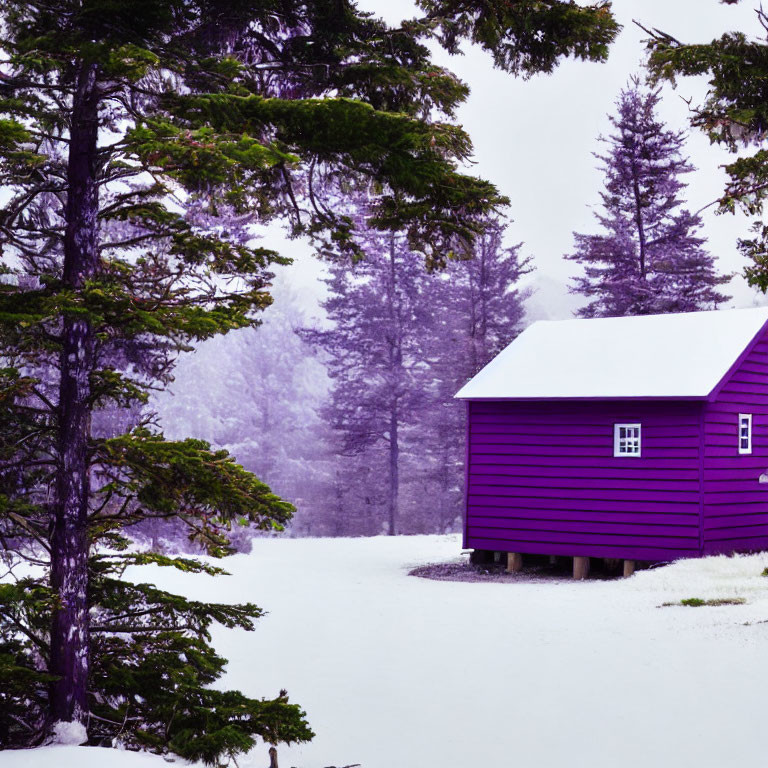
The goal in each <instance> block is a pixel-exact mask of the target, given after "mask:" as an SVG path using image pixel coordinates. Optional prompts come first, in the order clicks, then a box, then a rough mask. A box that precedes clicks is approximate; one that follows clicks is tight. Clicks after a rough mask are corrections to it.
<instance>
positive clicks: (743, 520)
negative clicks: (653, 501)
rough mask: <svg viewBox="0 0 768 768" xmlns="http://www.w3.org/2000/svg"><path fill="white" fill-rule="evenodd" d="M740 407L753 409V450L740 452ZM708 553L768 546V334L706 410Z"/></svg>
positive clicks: (705, 538)
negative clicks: (765, 477)
mask: <svg viewBox="0 0 768 768" xmlns="http://www.w3.org/2000/svg"><path fill="white" fill-rule="evenodd" d="M740 413H751V414H752V453H751V454H743V455H740V454H739V446H738V429H739V425H738V420H739V414H740ZM704 444H705V448H704V519H703V545H704V552H705V554H719V553H728V554H730V553H732V552H752V551H757V550H763V549H768V485H760V484H759V483H758V478H759V477H760V475H761V474H762V473H764V472H766V471H767V470H768V336H766V333H763V334H762V335H761V338H760V339H759V341H758V342H757V343H756V344H755V345H754V346H753V347H752V349H751V350H749V352H748V353H747V355H746V357H745V358H744V359H743V360H742V361H740V363H739V364H738V365H737V366H736V368H735V370H734V371H732V373H731V374H730V376H729V378H728V379H727V380H726V382H725V384H724V385H723V387H722V388H721V389H720V391H719V392H718V393H717V397H716V399H715V401H714V402H712V403H709V404H708V405H707V406H706V408H705V411H704Z"/></svg>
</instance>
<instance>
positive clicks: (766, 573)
mask: <svg viewBox="0 0 768 768" xmlns="http://www.w3.org/2000/svg"><path fill="white" fill-rule="evenodd" d="M760 575H761V576H768V568H763V572H762V574H760Z"/></svg>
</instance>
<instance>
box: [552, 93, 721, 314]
mask: <svg viewBox="0 0 768 768" xmlns="http://www.w3.org/2000/svg"><path fill="white" fill-rule="evenodd" d="M659 99H660V93H659V91H658V90H647V91H646V90H644V89H643V88H642V87H641V86H640V83H639V81H638V80H637V79H636V78H634V79H633V80H632V81H631V82H630V84H629V86H628V87H627V88H625V89H624V90H623V91H622V92H621V95H620V96H619V99H618V101H617V111H618V115H617V116H616V117H611V118H610V120H611V124H612V125H613V127H614V129H615V130H614V132H613V133H612V134H611V136H610V137H609V138H607V139H602V141H604V142H605V143H606V144H607V145H608V147H609V150H608V152H607V154H604V155H597V157H598V159H599V160H601V161H602V170H603V172H604V173H605V191H603V192H602V193H601V198H602V207H603V212H602V213H597V214H596V218H597V220H598V222H599V223H600V225H601V227H602V229H603V232H602V233H601V234H598V235H584V234H576V236H575V237H576V250H575V252H574V253H573V254H572V255H570V256H568V257H567V258H570V259H573V260H574V261H577V262H579V263H580V264H582V265H583V266H584V272H585V274H584V276H583V277H578V278H576V279H575V283H574V286H573V288H572V291H573V292H575V293H580V294H583V295H584V296H586V297H587V298H589V299H590V302H589V303H588V304H587V305H586V306H585V307H583V308H582V309H581V310H580V311H579V314H580V315H581V316H583V317H616V316H621V315H649V314H659V313H663V312H690V311H693V310H697V309H699V310H700V309H715V308H717V306H718V304H720V303H722V302H723V301H726V300H727V299H728V297H727V296H725V295H723V294H722V293H720V292H719V291H718V290H717V287H718V286H719V285H722V284H724V283H727V282H728V281H729V280H730V276H723V275H718V274H717V273H716V271H715V266H714V258H713V257H712V256H710V255H709V254H708V253H707V251H706V250H705V248H704V242H705V241H704V239H703V238H701V237H699V236H698V235H697V230H698V229H699V227H700V226H701V217H700V216H699V215H698V214H692V213H690V212H689V211H688V210H686V209H684V208H681V205H682V204H683V200H682V198H681V193H682V192H683V190H684V189H685V186H686V185H685V183H684V182H683V180H682V177H683V176H684V175H685V174H686V173H690V172H691V171H692V170H693V166H692V165H691V164H690V163H689V162H688V160H687V159H686V158H685V157H684V155H683V146H684V143H685V136H684V134H683V132H678V131H671V130H669V129H668V128H666V127H665V126H664V124H663V123H662V122H661V120H660V119H659V118H658V116H657V114H656V108H657V105H658V103H659Z"/></svg>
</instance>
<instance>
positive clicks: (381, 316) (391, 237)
mask: <svg viewBox="0 0 768 768" xmlns="http://www.w3.org/2000/svg"><path fill="white" fill-rule="evenodd" d="M363 248H364V252H365V256H364V258H363V259H362V260H361V261H360V262H359V263H358V264H357V265H356V268H355V270H354V272H352V271H350V269H349V267H348V265H347V264H344V263H336V264H333V265H331V267H330V277H329V279H328V280H327V285H328V291H329V298H328V299H327V300H326V301H325V302H324V305H323V306H324V308H325V310H326V312H327V314H328V319H329V320H330V321H331V323H332V324H333V327H332V328H331V329H329V330H306V331H304V334H303V335H304V337H305V338H306V339H307V340H308V341H310V342H311V343H313V344H315V345H317V346H318V347H320V348H321V349H322V350H323V352H324V358H325V362H326V364H327V367H328V375H329V376H330V379H331V382H332V390H331V396H330V403H329V405H328V406H327V407H326V408H325V409H324V410H323V415H324V417H325V418H326V420H327V421H328V423H329V424H330V426H331V427H332V428H333V429H334V430H335V431H336V433H337V434H338V435H339V438H340V453H341V455H342V456H344V457H347V458H351V459H357V460H362V461H363V462H364V464H365V465H366V466H367V467H368V468H370V470H371V471H370V472H362V473H361V472H360V471H359V470H360V467H359V466H357V462H353V463H351V464H350V465H348V468H351V467H354V470H353V474H354V477H355V478H356V479H357V482H353V483H352V487H357V488H358V493H357V494H355V495H356V496H357V498H358V502H357V503H358V505H359V506H360V507H361V508H363V509H365V508H366V507H371V506H372V507H374V508H376V509H378V510H379V512H378V514H377V513H373V514H372V515H366V516H365V518H367V522H368V523H369V524H372V525H373V527H372V528H368V529H363V530H358V531H356V532H357V533H369V534H370V533H378V532H381V528H382V524H383V525H384V527H385V530H386V532H387V533H389V534H390V535H394V534H395V533H398V532H401V530H402V526H401V523H400V504H401V489H400V485H401V478H400V474H401V467H402V453H403V442H404V439H405V435H404V433H403V432H404V429H405V426H406V425H407V424H409V423H410V422H412V421H413V420H414V418H415V413H416V412H417V410H418V409H419V407H420V406H421V405H422V403H423V402H424V385H423V379H424V362H423V361H422V360H421V359H420V355H419V344H420V334H421V333H422V332H423V329H424V327H425V325H426V324H427V322H428V321H429V316H430V308H429V307H428V306H427V304H426V302H425V298H424V287H425V278H426V276H427V273H426V270H425V268H424V264H423V261H422V259H421V258H420V257H419V255H418V254H416V253H414V252H413V251H411V250H410V248H408V244H407V241H406V239H405V238H404V237H403V236H402V235H398V234H395V233H394V232H392V233H386V234H379V233H377V232H375V231H368V233H367V234H366V235H365V237H364V239H363ZM343 474H346V475H348V476H349V477H350V478H351V473H343ZM377 478H378V481H377ZM360 479H363V482H362V483H361V482H360ZM371 497H375V499H376V500H375V501H374V502H373V504H371V503H370V499H371ZM363 499H365V501H363ZM371 512H373V510H371ZM377 518H378V519H377ZM348 532H349V531H348Z"/></svg>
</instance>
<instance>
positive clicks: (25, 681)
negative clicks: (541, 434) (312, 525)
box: [0, 0, 617, 762]
mask: <svg viewBox="0 0 768 768" xmlns="http://www.w3.org/2000/svg"><path fill="white" fill-rule="evenodd" d="M424 6H425V7H426V15H425V16H424V17H423V18H420V19H415V20H411V21H410V22H408V23H405V24H404V25H403V26H402V27H401V28H399V29H390V28H388V27H387V26H386V25H385V24H384V23H382V22H380V21H378V20H376V19H375V18H373V17H371V16H369V15H366V14H363V13H361V12H359V11H358V10H357V9H356V7H355V6H354V5H353V4H351V3H348V2H337V1H336V0H333V2H330V1H329V2H323V1H322V0H321V1H320V2H312V3H300V2H290V0H286V1H283V0H278V1H277V2H270V3H253V2H251V1H250V0H248V1H247V2H246V1H245V0H120V1H119V2H115V1H114V0H59V1H58V2H49V0H7V1H6V2H4V3H3V5H2V8H0V49H2V63H1V64H0V67H1V68H2V69H1V72H2V77H1V78H0V179H1V180H2V182H3V184H4V185H5V186H6V188H7V192H6V194H7V197H6V198H4V202H3V207H2V212H1V213H0V222H1V223H2V226H1V227H0V242H1V243H2V250H3V258H4V266H3V269H4V271H5V272H6V273H7V276H6V281H5V282H4V283H3V284H2V285H0V347H1V348H0V355H1V356H2V358H3V361H4V368H3V369H2V371H0V388H1V391H0V433H1V434H0V446H1V447H2V452H1V453H0V461H1V462H2V464H0V515H1V516H0V528H1V530H0V537H1V540H2V544H3V548H4V550H5V551H6V552H7V553H11V555H10V556H11V557H13V556H15V557H19V556H25V557H27V558H30V559H31V560H32V561H33V562H34V563H35V564H36V565H37V566H38V567H39V568H40V569H41V570H42V571H43V573H44V576H42V577H40V578H31V577H24V578H20V580H19V581H18V582H17V583H11V584H7V585H3V587H2V590H0V630H2V631H1V632H0V637H1V638H2V640H1V641H0V643H1V646H0V661H1V663H2V670H3V674H2V677H1V678H0V681H1V682H0V686H1V687H2V692H1V694H0V695H2V707H0V738H2V740H3V746H8V745H11V744H34V743H39V742H40V741H41V740H44V739H53V738H57V736H58V735H61V734H62V733H65V732H66V733H70V734H71V733H72V732H73V730H74V731H77V729H78V726H79V728H80V729H81V730H82V731H83V733H85V731H86V729H87V738H88V740H89V741H90V742H91V743H113V742H114V741H115V740H117V741H121V742H122V743H124V744H127V745H129V746H132V747H148V748H151V749H155V750H157V751H168V750H171V751H174V752H178V753H179V754H182V755H184V756H185V757H190V758H193V759H198V758H202V759H204V760H207V761H209V762H215V761H217V760H220V759H222V758H224V757H227V756H232V755H234V754H236V753H238V752H241V751H244V750H247V749H248V748H249V747H250V746H251V745H252V744H253V741H254V739H255V738H256V737H259V736H260V737H262V738H264V739H265V740H267V741H271V742H278V741H291V740H297V739H306V738H309V737H310V736H311V731H310V730H309V729H308V727H307V725H306V723H305V722H304V719H303V715H302V713H301V711H300V710H298V708H296V707H295V706H293V705H289V704H288V703H287V702H286V699H285V696H284V695H282V694H281V695H280V696H278V697H277V698H276V699H274V700H272V701H258V700H253V699H248V698H247V697H244V696H242V695H240V694H239V693H237V692H226V691H219V690H216V689H213V688H211V686H210V684H211V683H212V682H213V681H215V680H216V678H217V677H219V676H220V675H221V673H222V670H223V666H224V660H223V659H221V658H220V657H218V656H217V655H216V654H215V652H214V651H213V649H212V648H211V646H210V644H209V642H208V641H209V639H210V625H211V623H213V622H218V623H221V624H224V625H225V626H240V627H244V628H251V627H252V623H253V620H254V619H255V618H257V617H258V615H259V613H260V612H259V609H258V608H256V606H253V605H246V606H222V605H206V604H200V603H195V602H193V601H188V600H184V599H182V598H180V597H178V596H174V595H169V594H167V593H164V592H162V591H160V590H157V589H155V588H154V587H152V586H151V585H148V584H132V583H130V582H126V581H124V580H122V579H121V578H120V576H121V574H122V572H123V570H124V569H125V567H126V566H127V565H130V564H137V563H146V562H153V563H155V564H158V565H164V566H168V567H177V568H181V569H183V570H196V569H197V570H199V569H203V570H208V571H209V572H212V573H214V572H217V571H216V569H210V568H207V567H204V566H201V565H200V564H196V563H193V562H190V561H186V560H181V559H168V558H163V557H161V556H149V555H146V556H138V555H132V554H127V553H125V552H124V551H123V552H121V549H122V548H124V547H125V545H126V538H125V534H124V532H125V528H126V527H127V526H130V525H131V524H133V523H137V522H140V521H142V520H145V519H147V518H148V517H154V518H158V519H161V518H172V519H176V520H178V521H181V522H182V523H183V524H184V525H185V526H187V527H188V529H189V531H190V536H192V537H193V538H194V539H195V540H197V541H199V542H200V543H201V544H202V545H203V546H205V547H206V548H207V549H208V551H209V552H210V553H211V554H214V555H222V554H226V553H227V552H228V551H229V544H228V529H229V528H230V527H231V525H232V523H233V522H234V521H245V522H246V523H249V524H252V525H255V526H257V527H261V528H267V529H271V528H274V527H280V526H281V525H282V524H283V523H284V522H285V521H286V520H287V519H288V518H289V517H290V513H291V509H290V505H288V504H286V503H285V502H282V501H281V500H280V499H278V498H277V497H276V496H275V495H274V494H272V493H271V492H270V490H269V488H267V487H266V486H265V485H264V484H263V483H261V482H259V481H258V480H257V479H256V478H255V477H253V476H252V475H250V474H249V473H247V472H245V471H244V470H243V469H242V468H241V467H240V466H239V465H237V464H235V463H234V462H233V461H232V460H231V458H230V457H229V456H228V455H227V454H226V452H221V451H213V450H211V449H210V447H209V446H208V445H207V444H205V443H203V442H201V441H197V440H191V439H188V440H177V441H166V440H165V439H164V438H163V436H162V435H161V434H159V433H158V432H157V431H155V430H153V429H152V428H151V425H150V424H146V425H144V426H142V427H140V428H138V429H136V430H134V431H132V432H130V433H127V434H123V435H116V436H112V437H109V438H101V437H97V435H96V434H94V433H93V431H92V421H93V419H92V417H93V415H94V413H95V412H96V411H98V409H99V408H100V407H102V406H104V405H110V404H112V405H114V404H118V405H122V406H130V405H131V404H135V403H136V402H137V401H138V402H141V401H143V400H145V399H146V397H147V392H148V391H149V390H150V389H152V388H154V387H158V386H160V387H162V386H163V385H164V383H165V382H166V381H167V377H168V375H169V370H170V366H171V364H172V360H173V358H174V356H175V355H176V353H178V352H179V351H182V350H184V349H187V348H188V347H189V346H190V345H191V344H193V343H195V342H197V341H199V340H203V339H206V338H209V337H211V336H214V335H216V334H220V333H226V332H228V331H230V330H233V329H236V328H241V327H245V326H248V325H253V324H255V323H257V322H258V319H257V318H258V313H259V311H260V310H261V309H262V308H263V307H264V306H266V305H267V304H268V303H269V301H270V297H269V294H268V290H267V289H268V285H269V280H270V272H269V267H270V264H271V263H274V262H276V261H280V260H281V259H280V257H279V256H278V254H276V253H274V252H273V251H272V250H270V249H268V248H262V247H256V246H254V245H253V243H252V241H249V240H246V241H243V240H241V239H240V238H238V237H236V236H231V235H230V230H231V226H230V225H231V219H232V217H233V216H238V217H239V216H243V215H247V216H250V217H252V218H253V219H254V220H256V221H258V222H259V223H263V222H267V221H270V220H272V219H276V218H282V219H284V220H288V221H290V222H291V226H292V229H293V232H294V233H295V234H301V233H308V234H309V235H311V236H313V237H314V238H315V239H316V240H317V241H318V242H319V243H320V245H321V247H322V248H324V249H325V250H326V252H339V251H342V252H346V253H353V254H354V253H356V252H358V250H359V246H358V245H357V244H356V242H355V233H354V231H353V227H352V224H353V222H352V221H351V220H350V219H349V218H348V217H345V216H343V215H339V214H338V213H337V212H335V211H333V210H332V209H331V207H330V205H329V198H328V197H324V194H322V190H323V189H329V188H334V187H335V188H336V189H338V187H339V186H340V185H341V184H342V183H348V182H349V180H351V179H364V180H366V181H368V182H371V181H373V182H374V183H375V186H376V188H377V189H378V190H380V194H379V196H378V197H377V199H376V201H375V205H374V206H373V208H372V210H371V213H370V221H369V222H368V225H370V226H374V227H377V228H380V229H383V230H386V229H402V230H403V231H405V232H407V235H408V237H409V241H410V244H411V247H412V248H414V249H418V250H419V251H420V252H421V253H422V254H423V255H425V256H426V257H427V259H428V260H431V261H433V262H440V261H441V260H443V258H444V256H445V254H446V253H447V252H448V251H449V250H450V248H452V247H454V244H455V243H456V241H457V239H459V240H461V239H471V238H472V237H473V235H475V234H476V233H477V231H478V228H477V221H478V215H480V214H482V213H484V212H488V211H490V210H494V209H495V208H497V207H498V206H500V205H501V204H503V202H504V201H503V199H502V198H500V196H499V195H498V194H497V192H496V190H495V189H494V188H493V186H492V185H490V184H488V183H487V182H484V181H482V180H478V179H475V178H473V177H470V176H467V175H464V174H462V173H460V172H459V170H458V167H459V163H460V162H461V161H462V160H464V159H465V158H466V157H468V155H469V153H470V151H471V146H470V142H469V139H468V137H467V136H466V135H465V133H464V132H463V131H462V130H461V129H460V128H458V127H457V126H455V125H453V124H451V123H449V122H437V121H434V120H432V119H431V118H439V117H441V116H442V117H445V116H450V115H451V114H452V113H453V111H454V109H455V107H456V105H457V104H458V103H460V102H461V100H462V99H464V98H465V97H466V93H467V89H466V87H465V86H464V85H463V84H461V83H460V82H459V81H458V80H457V79H456V78H455V77H453V76H452V75H451V74H450V73H449V72H447V71H445V70H443V69H441V68H439V67H436V66H435V65H433V64H432V63H431V61H430V58H429V50H428V48H427V47H426V45H425V44H424V39H425V38H428V37H431V36H435V35H437V36H439V37H440V38H441V40H442V42H443V44H444V45H446V46H447V47H449V48H450V49H455V48H456V47H457V46H458V45H459V43H460V41H461V40H462V39H468V38H469V39H473V40H474V41H475V42H477V43H478V44H480V45H481V46H482V47H483V48H485V49H486V50H488V51H490V52H491V53H492V54H493V55H494V57H495V60H496V62H497V64H498V65H499V66H502V67H504V68H505V69H507V70H509V71H513V72H514V71H523V72H527V73H530V72H533V71H537V70H542V69H543V70H549V69H551V68H552V67H553V66H554V65H555V63H556V62H557V60H558V58H559V57H560V56H562V55H574V56H577V57H581V58H587V59H594V60H600V59H603V58H605V56H606V53H607V45H608V43H609V42H610V41H611V40H612V39H613V37H614V36H615V34H616V31H617V25H616V23H615V21H614V19H613V17H612V15H611V13H610V9H609V5H608V4H607V3H598V4H597V5H595V6H590V7H582V6H579V5H577V4H576V3H574V2H570V1H569V2H566V1H565V0H563V1H560V0H555V1H554V2H552V3H547V4H546V5H545V6H542V4H541V3H539V2H536V1H535V0H517V2H512V3H509V2H493V3H491V4H487V3H486V4H482V7H480V5H477V6H473V5H472V4H470V5H469V6H468V5H466V4H460V5H458V6H456V5H454V4H453V3H450V2H434V3H433V2H429V3H426V2H425V3H424ZM107 546H110V547H111V548H112V551H106V550H105V549H104V548H105V547H107ZM115 550H116V551H115ZM62 724H64V725H62Z"/></svg>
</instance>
